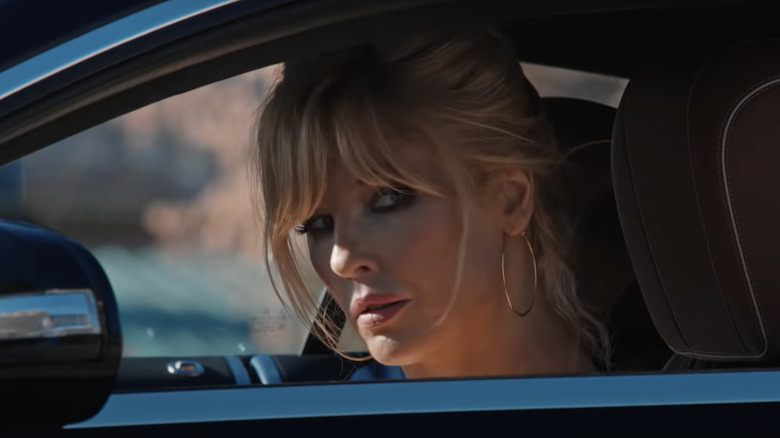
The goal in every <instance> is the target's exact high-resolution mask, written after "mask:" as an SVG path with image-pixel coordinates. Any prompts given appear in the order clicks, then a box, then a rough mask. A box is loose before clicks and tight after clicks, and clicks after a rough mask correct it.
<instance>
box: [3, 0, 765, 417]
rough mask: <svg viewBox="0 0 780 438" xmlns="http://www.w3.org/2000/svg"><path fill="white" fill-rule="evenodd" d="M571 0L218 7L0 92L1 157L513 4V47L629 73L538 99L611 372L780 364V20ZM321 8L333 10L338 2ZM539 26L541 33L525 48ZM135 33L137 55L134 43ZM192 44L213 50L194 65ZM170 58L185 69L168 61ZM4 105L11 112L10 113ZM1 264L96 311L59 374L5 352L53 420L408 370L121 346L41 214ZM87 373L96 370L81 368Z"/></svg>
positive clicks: (111, 315) (522, 56)
mask: <svg viewBox="0 0 780 438" xmlns="http://www.w3.org/2000/svg"><path fill="white" fill-rule="evenodd" d="M566 7H568V8H570V10H569V11H568V13H559V14H558V15H556V14H552V13H549V11H547V13H545V11H537V12H536V13H529V12H528V11H526V10H524V9H523V8H522V7H520V6H513V7H505V6H500V5H498V3H497V2H486V3H485V4H484V5H481V6H480V7H477V6H475V5H473V4H471V3H468V4H467V5H465V6H464V7H463V8H452V9H446V8H441V7H437V6H435V5H428V6H425V7H422V6H421V7H419V8H411V10H402V9H400V8H399V9H398V10H388V11H384V12H381V13H376V15H366V16H365V17H357V16H356V17H352V18H351V19H344V20H343V22H337V21H336V20H334V22H333V24H329V25H327V26H325V25H323V26H320V27H315V26H312V27H311V29H310V30H306V31H302V32H300V33H298V34H292V35H290V36H287V37H284V36H278V38H276V39H272V38H271V37H270V36H269V35H271V33H272V31H273V32H277V33H278V32H281V31H280V30H279V29H270V28H269V29H266V30H267V31H268V33H267V34H261V33H260V31H259V30H257V29H259V28H261V25H262V24H264V23H265V24H268V25H273V24H276V25H277V27H278V26H279V23H281V22H282V21H283V20H282V19H283V18H289V20H291V21H292V22H295V17H299V18H298V19H299V20H300V22H301V23H308V22H307V21H306V20H308V19H310V16H309V15H306V13H305V12H306V11H307V9H306V8H305V7H303V6H301V8H299V9H296V8H295V7H290V9H289V10H288V11H286V12H284V13H282V12H280V15H279V16H274V15H273V14H270V13H268V14H256V15H251V14H250V18H247V19H245V20H244V21H239V22H230V21H229V20H227V19H226V18H225V17H222V18H220V20H221V21H219V22H218V23H217V24H215V25H214V27H213V28H212V29H210V30H207V31H203V32H200V33H198V34H196V35H195V36H193V37H192V38H191V39H189V40H186V41H185V40H181V41H176V40H175V38H171V40H170V41H169V42H167V43H166V45H164V46H163V47H162V48H161V49H159V50H155V51H151V52H150V53H152V54H151V55H148V56H138V57H128V58H127V59H129V60H127V61H125V62H122V63H118V64H116V65H112V61H111V60H110V59H109V58H108V57H106V58H105V59H104V58H98V59H96V60H95V61H94V62H93V63H92V64H89V65H87V67H85V69H94V71H95V72H98V71H103V70H106V69H107V71H109V72H110V73H111V74H103V75H98V74H91V75H85V76H83V77H81V78H80V79H78V80H76V79H73V81H72V82H69V87H63V88H62V89H51V88H48V89H47V88H45V87H47V86H48V87H52V86H51V85H47V84H46V83H45V82H44V83H43V84H42V85H41V87H43V88H40V87H39V88H34V89H33V90H32V91H30V92H29V93H23V94H21V95H20V96H18V97H14V98H13V99H11V101H9V102H0V121H2V123H0V128H2V130H0V144H1V145H2V147H0V162H3V163H4V162H10V161H12V160H13V159H16V158H19V157H21V156H23V155H25V154H29V153H31V152H32V151H34V150H36V149H38V148H41V147H45V146H46V145H48V144H50V143H52V142H53V141H55V140H57V139H60V138H64V137H67V136H69V135H71V134H73V133H75V132H78V131H79V130H82V129H85V128H86V127H88V126H91V125H94V124H96V123H99V122H102V121H105V120H108V119H110V118H112V117H114V116H117V115H119V114H122V113H125V112H128V111H129V110H131V109H134V108H137V107H139V106H142V105H146V104H148V103H151V102H154V101H156V100H159V99H162V98H164V97H167V96H170V95H173V94H176V93H179V92H184V91H187V90H189V89H192V88H195V87H196V86H199V85H203V84H206V83H210V82H213V81H216V80H218V79H223V78H225V77H230V76H232V75H235V74H238V73H240V72H244V71H249V70H252V69H255V68H259V67H261V66H264V65H269V64H271V63H275V62H279V61H283V60H284V57H283V55H282V54H283V53H286V51H287V50H288V49H289V48H299V47H306V48H307V50H309V51H310V52H311V53H318V52H321V51H325V50H330V49H335V48H339V47H344V46H346V45H349V44H354V42H355V36H356V35H360V41H361V42H363V41H371V40H372V39H375V38H379V37H381V35H383V34H384V33H386V32H387V29H388V27H389V26H390V25H394V26H398V27H400V28H402V29H404V30H408V31H412V30H415V29H418V28H425V27H426V26H429V24H428V23H430V22H431V21H430V20H433V22H439V23H446V25H448V26H452V25H456V26H475V25H478V26H484V25H487V24H489V25H494V23H495V17H496V16H501V17H510V18H509V19H506V18H504V19H503V20H502V21H501V23H500V27H501V29H502V30H503V31H504V32H505V33H506V34H507V35H508V37H509V38H510V39H511V40H512V41H513V43H514V45H515V46H516V47H518V48H520V49H519V50H518V57H519V60H520V61H524V62H534V63H538V64H545V65H554V66H559V67H566V68H572V69H579V70H583V71H591V72H596V73H604V74H612V75H617V76H621V77H625V78H628V79H629V85H628V88H627V89H626V91H625V93H624V94H623V97H622V99H621V103H620V106H619V108H617V109H616V108H612V107H609V106H606V105H603V104H599V103H595V102H591V101H587V100H582V99H574V98H564V97H547V98H544V99H543V102H544V107H545V111H546V113H547V116H548V118H549V120H550V121H551V123H552V124H553V125H554V128H555V132H556V135H557V137H558V141H559V142H560V145H561V147H562V148H563V149H564V150H565V151H566V154H567V157H568V160H569V164H570V167H569V168H568V169H567V173H566V175H565V181H564V182H565V184H566V186H567V188H568V190H569V192H570V194H571V199H572V210H573V211H575V212H576V216H575V229H576V242H575V243H576V247H577V251H578V253H577V255H578V260H581V263H580V264H579V266H578V272H577V279H578V282H579V284H580V288H579V289H580V291H581V294H582V298H583V300H584V301H585V302H586V303H588V304H591V305H593V306H594V307H597V308H598V309H599V310H600V312H601V313H602V315H603V316H604V318H605V319H606V320H607V321H608V328H609V332H610V337H611V341H612V347H613V351H612V363H611V364H610V367H609V369H608V370H605V372H615V373H646V372H683V371H690V370H697V371H701V370H715V369H736V368H740V369H744V368H763V367H772V366H776V365H777V363H778V360H779V359H780V322H778V323H774V322H773V317H774V316H775V315H780V299H778V298H777V297H776V295H777V294H774V290H775V289H776V287H780V284H778V282H780V280H778V278H777V276H776V275H773V274H774V272H773V271H774V269H775V267H774V266H773V265H774V264H773V260H772V258H771V253H772V248H773V247H775V246H777V245H778V244H780V230H778V228H777V227H776V226H775V225H776V224H777V223H778V222H780V212H779V211H778V210H777V209H774V208H772V207H771V206H772V205H775V204H777V203H780V192H778V191H777V190H775V189H774V187H773V182H774V181H775V180H776V174H777V172H776V169H775V167H776V163H780V150H779V149H778V148H777V147H776V145H777V144H778V141H780V128H778V126H780V125H778V124H777V123H776V121H775V119H774V117H773V116H774V115H775V114H776V108H777V107H776V106H775V105H776V104H777V103H778V102H780V91H779V90H780V88H778V87H776V85H777V84H778V83H780V79H778V77H780V61H779V60H778V59H780V58H778V57H776V56H775V54H776V53H778V51H780V42H778V41H780V40H777V39H772V38H773V37H776V36H777V29H776V25H775V23H776V20H775V18H777V16H778V15H780V14H778V13H777V11H776V10H775V9H771V10H765V9H761V8H758V7H757V8H749V7H737V6H720V7H711V8H709V9H708V10H707V13H709V14H710V17H711V19H709V20H708V21H707V22H706V23H702V22H701V20H697V23H699V25H698V26H697V27H696V28H695V29H693V28H692V27H691V26H689V23H690V22H691V20H695V19H696V17H699V16H700V14H702V11H701V7H693V6H691V7H673V8H664V7H660V8H656V9H651V8H648V9H639V8H634V9H632V8H626V9H620V10H613V9H610V8H605V10H604V11H601V12H590V13H587V14H583V13H580V12H578V10H577V7H576V6H571V5H569V6H566ZM566 7H563V9H565V8H566ZM332 13H333V14H334V16H338V14H339V13H341V14H342V16H344V14H345V12H344V11H340V10H339V9H338V8H335V9H334V10H333V11H332ZM284 14H289V15H284ZM288 22H290V21H288ZM659 22H663V23H664V26H663V31H660V30H659V29H658V25H657V23H659ZM226 23H227V24H226ZM727 23H728V24H729V25H728V26H726V24H727ZM220 26H221V27H220ZM248 29H254V30H248ZM564 29H565V30H566V32H562V30H564ZM538 35H545V36H546V37H547V39H546V40H545V41H544V42H543V43H538V44H524V42H526V41H536V40H539V38H538ZM571 35H576V38H572V37H571ZM263 38H266V39H267V41H266V40H263ZM263 41H266V42H263ZM142 43H143V42H141V43H139V44H138V45H136V46H135V47H133V48H132V49H133V50H139V51H140V50H141V49H142V48H143V44H142ZM128 50H129V49H128ZM204 51H207V52H209V56H210V58H209V59H208V60H206V61H203V60H199V61H196V58H197V56H200V55H199V54H202V53H203V52H204ZM107 56H108V55H107ZM170 59H177V60H180V61H179V62H180V64H179V65H177V67H176V68H169V70H170V71H166V70H165V68H168V67H170V66H171V65H172V64H173V62H172V61H171V60H170ZM220 64H221V66H219V65H220ZM140 65H145V66H146V67H144V68H143V69H141V70H143V71H144V72H146V73H145V74H148V76H146V77H144V79H143V80H142V81H139V82H137V83H132V84H131V81H130V80H129V79H128V78H129V77H130V76H132V75H131V74H130V72H134V71H138V70H139V69H140V67H139V66H140ZM79 74H81V73H79ZM74 78H75V76H74ZM66 82H67V81H66ZM36 93H37V94H36ZM44 97H46V99H44ZM90 99H91V100H90ZM20 102H21V103H20ZM52 102H53V103H52ZM85 102H86V103H85ZM12 107H13V108H21V109H19V110H15V111H14V112H12V113H6V112H5V111H10V110H9V108H12ZM42 108H45V109H43V110H42ZM34 114H37V116H35V117H33V115H34ZM0 273H1V274H0V278H2V284H0V291H3V293H5V294H10V293H27V292H31V291H41V290H81V289H86V290H90V291H92V292H93V293H94V299H95V300H96V306H97V308H98V309H99V310H100V312H101V313H100V314H101V315H103V318H104V319H103V320H101V321H102V324H103V330H102V331H101V332H100V333H99V335H98V336H97V337H95V336H94V335H93V336H92V337H86V338H85V337H80V338H79V337H73V336H71V337H68V338H67V340H69V341H72V342H71V343H70V344H68V343H65V344H64V345H63V348H66V347H68V345H70V347H68V348H76V347H79V346H81V347H84V348H92V350H90V351H91V353H85V354H84V355H81V356H74V357H75V358H74V359H73V360H72V362H71V363H70V366H69V367H66V368H63V367H59V368H57V370H59V371H57V372H52V371H51V370H49V369H46V368H45V367H37V366H34V363H35V360H37V359H40V357H41V355H42V354H44V353H42V351H43V350H42V349H41V350H38V348H42V346H43V345H45V344H46V342H47V341H46V340H45V339H41V338H34V339H26V340H25V339H23V340H20V341H18V342H17V343H16V349H15V350H6V351H9V352H18V354H20V355H27V356H26V357H27V358H28V359H27V360H26V361H22V362H19V363H16V364H12V365H5V366H3V365H0V376H2V379H3V382H6V381H8V378H9V376H21V377H23V378H24V379H42V378H44V377H45V378H46V379H47V380H46V383H45V384H43V383H41V384H40V385H38V386H39V387H40V388H44V387H49V388H54V389H55V390H54V392H53V393H52V394H50V395H49V396H48V397H47V400H49V401H50V402H51V403H54V404H57V405H58V406H66V407H72V408H73V411H71V410H68V409H64V410H61V411H58V412H61V413H62V415H61V416H58V417H57V418H54V419H53V420H52V423H53V424H55V423H56V424H57V425H60V424H64V423H71V422H75V421H81V420H83V419H85V418H88V417H89V416H91V415H93V414H94V413H95V412H97V410H99V409H100V406H102V404H103V402H104V401H105V398H106V397H107V396H108V394H109V393H111V392H134V391H145V390H152V389H154V390H157V389H173V388H194V387H197V388H206V387H224V386H248V385H276V384H283V383H303V382H331V381H350V380H351V381H364V380H377V379H389V380H397V379H402V378H403V374H402V373H401V371H400V369H398V368H396V367H385V366H382V365H380V364H378V363H376V362H374V361H368V362H350V361H347V360H346V359H344V358H342V357H340V356H338V355H336V354H333V353H332V352H330V351H329V350H328V349H327V347H325V346H324V345H323V344H322V343H320V342H319V341H317V339H316V338H315V337H314V336H310V337H309V339H308V340H307V342H306V345H305V347H304V349H303V351H302V354H300V355H273V354H252V355H243V356H242V355H235V356H213V357H190V358H176V357H160V358H120V354H121V336H120V335H119V331H120V330H119V328H118V326H117V325H116V321H117V318H116V312H117V310H116V301H115V299H114V297H113V293H112V290H111V286H110V285H109V284H108V280H107V278H106V276H105V273H104V272H103V270H102V269H101V268H100V266H99V264H97V263H96V262H95V261H94V257H92V256H91V255H89V254H88V250H86V248H85V247H84V246H82V245H80V244H79V243H77V242H75V241H73V240H72V239H69V238H68V237H66V236H63V235H60V234H58V233H56V232H54V231H50V230H47V229H44V228H42V227H36V226H32V225H27V224H22V223H19V222H17V221H12V220H0ZM321 313H323V314H329V315H331V316H333V317H334V318H335V319H339V315H338V313H339V310H338V307H337V306H336V305H335V303H334V302H332V301H331V300H328V299H324V300H323V301H322V304H321ZM2 316H3V315H0V317H2ZM0 320H2V318H0ZM341 320H342V321H343V317H341ZM107 321H114V323H107ZM778 321H780V318H779V319H778ZM106 324H107V325H106ZM112 324H114V325H112ZM0 334H2V326H0ZM90 346H91V347H90ZM4 348H5V347H4ZM95 348H96V349H95ZM90 364H91V365H90ZM87 366H90V367H92V368H86V367H87ZM88 369H89V370H99V371H96V372H94V373H92V374H89V375H87V373H85V371H86V370H88ZM62 370H65V371H62ZM113 376H116V379H115V380H114V378H113ZM74 379H90V381H89V382H87V383H84V384H79V385H78V386H79V387H80V388H82V389H79V390H78V391H82V390H83V388H90V389H93V390H94V391H92V392H91V393H90V394H83V393H82V394H80V396H82V397H84V398H85V399H87V398H89V399H91V400H93V401H94V403H93V404H91V405H83V404H79V405H74V404H68V403H67V400H68V399H69V397H71V396H72V394H73V391H74V389H73V384H74V382H82V383H83V382H84V381H83V380H74ZM28 382H29V380H28ZM57 388H64V389H62V390H61V391H60V392H57ZM19 393H20V397H21V393H22V389H19ZM35 400H38V399H37V398H36V399H35ZM35 400H31V401H29V403H37V401H35ZM29 403H28V404H25V403H20V404H19V413H18V414H17V415H18V416H19V418H25V419H26V418H29V417H30V415H31V412H33V411H34V409H32V408H30V404H29Z"/></svg>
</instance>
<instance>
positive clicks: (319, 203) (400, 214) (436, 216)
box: [254, 31, 604, 378]
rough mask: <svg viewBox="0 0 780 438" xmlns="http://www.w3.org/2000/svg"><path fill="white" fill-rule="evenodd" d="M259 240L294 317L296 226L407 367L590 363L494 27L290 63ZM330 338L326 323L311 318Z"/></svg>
mask: <svg viewBox="0 0 780 438" xmlns="http://www.w3.org/2000/svg"><path fill="white" fill-rule="evenodd" d="M255 158H256V163H255V164H256V169H255V172H254V174H255V175H256V176H257V178H258V180H257V184H255V187H257V188H258V196H257V199H258V200H259V210H260V216H261V224H262V235H263V244H264V246H265V249H266V251H267V253H268V254H269V255H270V257H269V259H270V260H269V261H268V262H267V264H268V268H269V270H271V268H272V266H271V264H275V267H276V268H277V269H278V272H279V275H280V277H281V282H282V284H283V287H284V291H285V292H286V293H287V297H288V298H289V301H290V302H291V304H292V305H293V307H294V309H295V310H296V311H297V312H298V314H299V315H300V316H301V317H302V318H303V320H304V321H310V320H312V319H313V318H312V316H313V314H314V313H315V312H316V309H317V303H316V302H315V301H314V300H313V298H312V297H311V295H310V294H309V293H308V292H307V291H306V288H305V287H304V284H303V280H302V278H301V275H300V270H299V268H298V264H297V263H298V261H297V260H298V258H297V256H296V255H295V254H294V248H295V246H294V244H293V240H292V239H293V237H291V231H292V230H295V231H297V233H299V234H305V235H306V237H307V242H308V255H309V260H310V261H311V263H312V265H313V267H314V270H315V271H316V273H317V275H318V276H319V277H320V278H321V279H322V281H323V282H324V284H325V285H326V287H327V288H328V290H329V292H330V294H331V295H332V296H333V297H334V299H335V300H336V302H337V303H338V304H339V306H340V307H341V308H342V309H343V310H344V313H345V314H346V316H347V321H348V322H349V323H351V324H353V325H354V326H355V328H356V329H357V332H358V333H359V335H360V336H361V338H362V339H363V340H364V341H365V343H366V345H367V347H368V350H369V352H370V353H371V355H372V356H373V357H374V358H375V359H376V360H377V361H378V362H380V363H383V364H387V365H398V366H401V367H402V368H403V371H404V373H405V374H406V375H407V377H411V378H419V377H460V376H487V375H517V374H539V373H545V374H547V373H572V372H589V371H593V370H595V369H596V367H597V365H598V364H599V363H600V362H599V361H600V358H599V354H600V353H599V352H600V351H601V350H602V348H603V345H604V344H603V342H602V338H603V329H602V326H601V325H600V324H599V322H598V321H596V319H595V318H593V317H592V316H591V315H590V314H589V313H588V312H586V311H585V310H584V308H583V307H582V305H581V304H580V303H579V301H578V298H577V294H576V291H575V286H574V281H573V274H572V270H571V268H570V266H569V265H568V264H567V258H568V257H569V248H568V246H569V240H570V238H569V235H568V228H569V227H568V226H567V224H566V222H565V220H564V216H565V215H564V213H563V212H562V211H561V208H560V202H559V200H558V198H559V193H558V192H559V190H558V189H557V187H556V185H555V180H556V178H555V174H556V171H557V169H558V167H559V166H560V164H561V157H560V156H559V153H558V150H557V149H556V144H555V140H554V137H553V135H552V133H551V132H550V127H549V126H548V124H547V123H546V121H545V120H544V119H543V116H542V111H541V107H540V103H539V97H538V95H537V93H536V91H535V90H534V88H533V86H532V85H531V84H530V83H529V82H528V81H527V80H526V78H525V76H524V75H523V72H522V70H521V67H520V66H519V64H518V63H517V61H516V59H515V58H514V56H513V54H512V53H511V51H510V50H508V49H507V48H506V46H505V45H504V44H502V42H501V41H500V40H499V39H498V38H496V37H495V36H494V35H493V34H492V33H490V32H488V31H468V32H447V33H431V34H425V35H417V36H415V37H413V38H409V39H407V40H405V41H402V42H394V43H389V44H375V45H371V46H368V47H361V48H357V49H350V50H346V51H343V52H341V53H337V54H328V55H326V56H323V57H321V58H319V59H315V60H308V61H301V62H296V63H288V64H287V65H286V66H285V69H284V72H283V76H282V78H281V79H280V80H279V81H278V83H277V85H276V86H275V88H274V90H273V92H272V93H271V94H270V95H269V97H268V98H267V101H266V102H265V104H264V106H263V108H262V113H261V116H260V118H259V122H258V126H257V151H256V154H255ZM314 329H315V333H318V334H319V335H320V336H321V337H322V338H323V340H324V341H325V342H326V343H327V344H328V345H330V346H331V347H332V348H334V349H336V345H337V339H336V338H335V336H334V332H335V330H334V329H335V327H333V324H332V322H328V321H325V322H324V323H321V324H320V325H319V326H318V327H314Z"/></svg>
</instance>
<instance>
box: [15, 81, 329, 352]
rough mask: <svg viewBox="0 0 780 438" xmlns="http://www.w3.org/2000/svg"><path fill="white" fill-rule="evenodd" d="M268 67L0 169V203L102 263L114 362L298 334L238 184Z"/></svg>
mask: <svg viewBox="0 0 780 438" xmlns="http://www.w3.org/2000/svg"><path fill="white" fill-rule="evenodd" d="M270 71H271V70H270V69H263V70H259V71H255V72H251V73H248V74H244V75H241V76H238V77H234V78H232V79H229V80H226V81H223V82H219V83H214V84H211V85H209V86H207V87H203V88H200V89H197V90H193V91H190V92H188V93H185V94H182V95H179V96H175V97H172V98H169V99H166V100H164V101H161V102H158V103H156V104H153V105H149V106H147V107H145V108H142V109H139V110H137V111H135V112H132V113H129V114H126V115H124V116H122V117H119V118H117V119H115V120H112V121H110V122H107V123H104V124H102V125H99V126H96V127H94V128H92V129H90V130H88V131H85V132H82V133H80V134H78V135H75V136H73V137H70V138H68V139H66V140H63V141H61V142H59V143H57V144H54V145H52V146H50V147H47V148H45V149H43V150H41V151H39V152H37V153H34V154H31V155H29V156H27V157H25V158H23V159H22V160H19V161H17V162H15V163H13V164H12V165H10V166H7V168H5V169H4V170H3V171H2V173H1V174H2V175H3V180H2V181H1V182H0V186H2V187H3V190H2V192H0V202H2V205H3V206H4V208H5V209H7V210H11V209H13V212H15V214H16V215H17V216H20V217H23V218H24V219H26V220H29V221H32V222H35V223H38V224H40V225H43V226H46V227H49V228H52V229H55V230H57V231H59V232H62V233H64V234H66V235H69V236H71V237H73V238H75V239H77V240H79V241H80V242H82V243H84V244H85V245H87V247H88V248H89V249H90V250H91V251H92V252H93V253H94V254H95V256H96V257H97V259H98V260H99V261H100V263H101V264H102V266H103V268H104V269H105V271H106V273H107V275H108V277H109V280H110V281H111V284H112V285H113V288H114V291H115V294H116V297H117V300H118V304H119V309H120V316H121V324H122V330H123V335H124V345H125V347H124V348H125V350H124V355H125V356H130V357H132V356H175V355H221V354H249V353H254V352H262V353H275V354H279V353H298V352H299V351H300V349H301V347H302V345H303V342H304V340H305V337H306V334H307V333H306V330H305V329H304V327H303V325H302V324H300V323H299V322H298V320H297V319H296V318H294V317H291V315H290V314H288V312H287V311H285V309H284V307H283V306H282V305H281V304H280V302H279V301H278V300H277V298H276V296H275V294H274V292H273V290H272V288H271V284H270V282H269V279H268V276H267V274H266V272H265V268H264V266H263V264H262V262H261V260H262V258H261V256H260V254H259V252H258V245H257V238H256V234H255V227H256V225H255V222H254V218H253V213H252V205H251V203H250V202H249V201H250V196H249V191H248V182H247V178H246V165H245V163H246V162H247V156H246V154H247V153H248V151H247V144H248V142H249V140H250V134H249V129H248V127H249V126H250V125H251V118H252V115H253V114H254V111H255V108H256V107H257V104H258V102H259V100H260V99H261V98H262V96H263V94H264V93H265V90H266V88H267V86H268V84H269V82H270V80H271V76H270ZM13 212H11V213H13ZM9 214H10V213H9ZM307 278H309V280H310V282H311V283H312V290H313V291H314V292H313V293H316V291H318V290H321V286H320V285H319V284H318V282H317V281H316V280H315V276H314V275H313V274H310V275H308V276H307Z"/></svg>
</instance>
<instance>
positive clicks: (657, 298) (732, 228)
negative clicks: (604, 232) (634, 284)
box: [612, 40, 780, 371]
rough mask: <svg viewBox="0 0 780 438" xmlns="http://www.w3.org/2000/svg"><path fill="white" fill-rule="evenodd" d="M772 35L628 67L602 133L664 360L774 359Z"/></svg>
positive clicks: (778, 322) (710, 364)
mask: <svg viewBox="0 0 780 438" xmlns="http://www.w3.org/2000/svg"><path fill="white" fill-rule="evenodd" d="M779 52H780V41H778V40H764V41H761V40H756V41H750V42H741V43H732V44H729V45H726V46H722V47H698V48H687V49H676V50H675V51H671V52H667V53H665V54H663V55H661V56H659V57H657V58H655V59H653V60H651V61H649V62H648V63H646V65H644V66H642V67H641V68H639V70H638V71H637V73H636V75H635V76H634V77H633V78H632V80H631V82H630V83H629V85H628V88H627V90H626V92H625V94H624V96H623V99H622V102H621V104H620V109H619V113H618V117H617V120H616V123H615V135H614V137H613V150H612V153H613V165H614V186H615V195H616V198H617V207H618V213H619V217H620V222H621V224H622V227H623V231H624V234H625V238H626V242H627V244H628V249H629V251H630V254H631V259H632V262H633V266H634V270H635V272H636V275H637V278H638V280H639V284H640V285H641V290H642V294H643V296H644V299H645V301H646V302H647V307H648V309H649V311H650V315H651V317H652V321H653V322H654V324H655V326H656V327H657V328H658V331H659V333H660V334H661V336H662V337H663V339H664V340H665V341H666V343H667V344H668V345H669V347H670V348H671V349H672V350H673V351H674V352H675V356H674V357H673V358H672V360H670V361H669V363H668V364H667V367H666V369H667V370H670V371H674V370H690V369H702V368H730V367H742V366H767V365H770V364H776V363H778V361H780V318H777V316H779V315H780V294H778V290H779V289H780V276H778V275H777V257H776V256H774V252H775V251H776V250H777V248H778V247H780V227H778V226H777V224H778V223H780V208H778V206H780V191H779V190H777V185H778V175H780V172H778V170H779V169H780V148H779V147H778V144H780V124H778V123H777V117H778V112H777V108H778V106H780V87H778V85H780V57H778V56H777V54H778V53H779Z"/></svg>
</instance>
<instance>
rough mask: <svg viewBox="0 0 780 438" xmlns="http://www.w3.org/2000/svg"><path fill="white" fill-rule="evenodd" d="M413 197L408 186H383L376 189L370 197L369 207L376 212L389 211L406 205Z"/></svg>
mask: <svg viewBox="0 0 780 438" xmlns="http://www.w3.org/2000/svg"><path fill="white" fill-rule="evenodd" d="M413 199H414V191H413V190H412V189H410V188H409V187H405V186H395V187H384V188H381V189H379V190H377V191H376V192H375V193H374V196H372V197H371V202H370V208H371V210H372V211H376V212H382V211H390V210H393V209H396V208H399V207H402V206H404V205H407V204H408V203H409V202H411V201H412V200H413Z"/></svg>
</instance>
